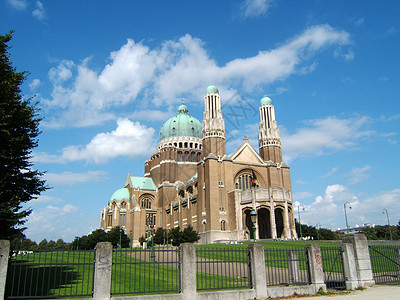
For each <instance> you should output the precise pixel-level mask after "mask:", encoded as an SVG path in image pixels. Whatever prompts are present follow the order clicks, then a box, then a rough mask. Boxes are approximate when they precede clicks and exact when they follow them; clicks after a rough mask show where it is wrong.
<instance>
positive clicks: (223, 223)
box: [221, 220, 226, 231]
mask: <svg viewBox="0 0 400 300" xmlns="http://www.w3.org/2000/svg"><path fill="white" fill-rule="evenodd" d="M225 225H226V222H225V220H222V221H221V231H225V230H226V229H225Z"/></svg>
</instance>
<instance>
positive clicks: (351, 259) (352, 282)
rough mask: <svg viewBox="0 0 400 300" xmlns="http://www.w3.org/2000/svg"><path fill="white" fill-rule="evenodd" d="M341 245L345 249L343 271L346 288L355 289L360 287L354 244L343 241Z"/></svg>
mask: <svg viewBox="0 0 400 300" xmlns="http://www.w3.org/2000/svg"><path fill="white" fill-rule="evenodd" d="M341 247H342V250H343V269H344V270H343V271H344V278H345V280H346V290H354V289H356V288H358V277H357V267H356V259H355V256H354V249H353V245H351V244H348V243H343V244H342V246H341Z"/></svg>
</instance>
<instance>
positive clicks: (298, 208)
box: [297, 204, 306, 240]
mask: <svg viewBox="0 0 400 300" xmlns="http://www.w3.org/2000/svg"><path fill="white" fill-rule="evenodd" d="M300 206H301V207H302V208H303V211H304V210H306V209H305V208H304V205H303V204H300V205H299V206H297V213H298V214H299V228H300V239H301V240H302V239H303V232H302V231H301V218H300Z"/></svg>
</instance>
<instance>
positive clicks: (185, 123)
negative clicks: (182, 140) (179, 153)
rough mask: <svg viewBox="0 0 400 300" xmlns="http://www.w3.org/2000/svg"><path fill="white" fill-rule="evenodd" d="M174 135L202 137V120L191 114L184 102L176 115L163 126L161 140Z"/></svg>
mask: <svg viewBox="0 0 400 300" xmlns="http://www.w3.org/2000/svg"><path fill="white" fill-rule="evenodd" d="M174 136H192V137H197V138H201V137H202V132H201V123H200V121H199V120H198V119H196V118H195V117H192V116H191V115H190V114H189V109H188V107H187V106H186V105H184V104H182V105H180V106H179V107H178V112H177V113H176V115H175V116H173V117H172V118H169V119H168V120H167V121H166V122H165V123H164V125H163V126H162V127H161V130H160V137H159V141H160V142H161V141H162V140H164V139H167V138H170V137H174Z"/></svg>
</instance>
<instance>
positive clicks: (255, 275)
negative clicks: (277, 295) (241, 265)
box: [248, 243, 268, 299]
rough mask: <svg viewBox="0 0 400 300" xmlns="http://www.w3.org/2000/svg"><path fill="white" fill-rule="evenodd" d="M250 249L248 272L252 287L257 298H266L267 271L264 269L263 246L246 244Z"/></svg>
mask: <svg viewBox="0 0 400 300" xmlns="http://www.w3.org/2000/svg"><path fill="white" fill-rule="evenodd" d="M248 248H249V250H250V260H251V262H250V272H251V280H252V283H253V289H254V290H255V291H256V298H257V299H264V298H267V296H268V295H267V273H266V270H265V255H264V247H263V246H262V245H260V244H257V243H253V244H250V245H249V246H248Z"/></svg>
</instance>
